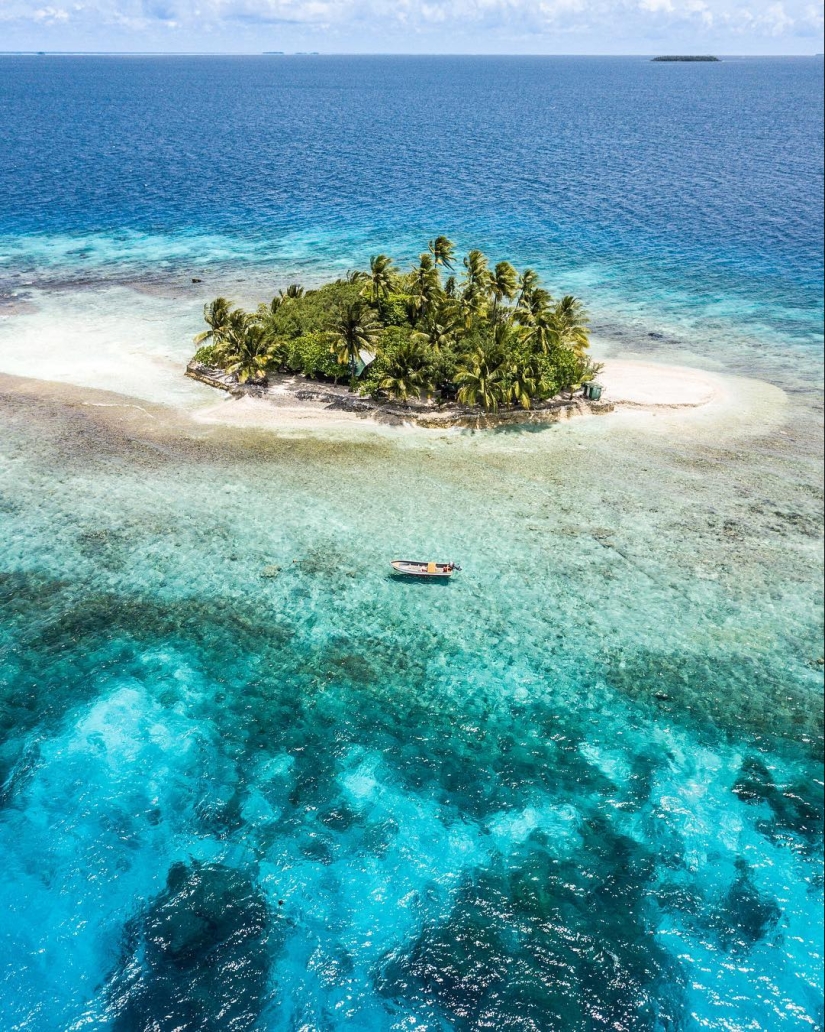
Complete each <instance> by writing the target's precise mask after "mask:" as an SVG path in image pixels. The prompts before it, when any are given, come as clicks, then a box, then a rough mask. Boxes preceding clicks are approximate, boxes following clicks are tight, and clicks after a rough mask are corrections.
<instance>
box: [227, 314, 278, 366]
mask: <svg viewBox="0 0 825 1032" xmlns="http://www.w3.org/2000/svg"><path fill="white" fill-rule="evenodd" d="M270 345H271V340H270V337H269V334H268V332H267V328H266V326H265V325H264V324H263V323H262V322H261V321H260V320H259V319H257V318H256V317H255V316H250V315H247V314H246V312H242V311H241V310H240V309H237V310H235V311H234V312H231V313H230V317H229V321H228V324H227V326H226V329H225V330H224V332H223V334H222V336H221V340H220V343H219V344H218V348H219V355H220V359H221V363H222V366H223V368H224V369H225V370H226V372H227V373H231V374H232V375H234V376H236V377H237V378H238V382H239V383H247V382H248V381H250V380H252V381H262V380H265V379H266V370H267V366H268V365H269V363H270V357H271V356H270Z"/></svg>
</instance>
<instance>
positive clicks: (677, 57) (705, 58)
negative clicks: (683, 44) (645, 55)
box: [651, 54, 719, 61]
mask: <svg viewBox="0 0 825 1032" xmlns="http://www.w3.org/2000/svg"><path fill="white" fill-rule="evenodd" d="M718 60H719V58H718V57H713V56H711V55H710V54H698V55H694V54H685V55H682V56H680V55H673V54H666V55H665V56H664V57H652V58H651V61H718Z"/></svg>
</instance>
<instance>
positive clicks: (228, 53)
mask: <svg viewBox="0 0 825 1032" xmlns="http://www.w3.org/2000/svg"><path fill="white" fill-rule="evenodd" d="M671 55H677V56H685V57H693V56H697V55H694V54H689V53H687V52H678V51H676V50H671V51H665V50H660V51H645V52H641V51H640V52H637V53H625V54H615V53H598V52H589V51H588V52H587V53H584V52H582V53H573V52H559V53H546V52H530V53H526V52H524V53H519V52H513V51H501V52H498V53H493V52H490V51H472V52H471V51H464V52H461V51H455V52H447V51H429V52H426V51H405V50H361V51H359V50H328V51H320V50H34V49H32V50H0V57H658V56H671ZM699 56H711V55H710V54H708V53H705V54H702V55H699ZM713 56H719V57H724V58H737V59H739V58H760V57H761V58H766V59H771V58H801V59H807V58H814V57H823V54H822V52H818V51H814V52H812V53H808V54H764V53H758V54H749V53H736V54H734V53H730V54H724V53H720V54H718V55H713Z"/></svg>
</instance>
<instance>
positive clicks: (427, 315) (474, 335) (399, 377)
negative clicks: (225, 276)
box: [195, 237, 598, 412]
mask: <svg viewBox="0 0 825 1032" xmlns="http://www.w3.org/2000/svg"><path fill="white" fill-rule="evenodd" d="M455 264H456V263H455V258H454V248H453V244H452V243H451V241H449V240H448V239H447V238H446V237H437V238H436V239H435V240H433V241H431V242H430V244H429V247H428V250H427V251H426V252H425V253H424V254H422V255H421V257H420V259H419V262H418V264H417V265H416V266H414V267H413V268H412V269H410V270H409V271H406V272H403V271H401V270H399V269H397V268H396V266H395V264H394V263H393V261H392V260H391V259H390V258H388V257H387V256H386V255H383V254H379V255H376V256H374V257H373V258H372V259H371V261H370V268H369V271H368V272H353V273H350V274H349V275H348V276H347V277H346V278H345V279H339V280H336V281H335V282H334V283H328V284H326V285H325V286H323V287H320V288H319V289H317V290H306V291H305V290H304V289H303V288H302V287H300V286H297V285H293V286H290V287H289V288H288V289H287V290H285V291H281V292H280V293H279V294H278V295H277V296H276V297H275V298H273V299H272V301H271V302H270V303H269V304H268V305H267V304H264V305H261V306H260V307H259V308H258V310H257V311H256V312H253V313H248V312H244V311H242V310H241V309H239V308H233V306H232V304H231V302H229V301H227V300H226V299H225V298H222V297H219V298H216V299H215V300H214V301H213V302H211V304H208V305H207V306H206V308H205V310H204V318H205V320H206V323H207V326H208V329H207V330H205V331H204V332H203V333H200V334H199V335H198V336H197V337H196V338H195V342H196V343H197V344H200V345H201V347H200V349H199V351H198V352H197V354H196V355H195V360H196V361H197V362H200V363H201V364H203V365H207V366H212V367H217V368H221V369H223V370H225V371H226V372H229V373H231V374H232V375H234V376H236V377H237V378H238V380H239V382H241V383H247V382H253V383H254V382H263V381H264V380H265V379H266V376H267V374H268V373H270V372H293V373H301V374H303V375H304V376H307V377H311V378H313V379H319V380H331V381H333V382H335V383H338V382H339V381H341V380H345V381H347V382H349V384H350V387H351V389H353V390H359V391H361V392H362V393H364V394H370V395H373V396H375V397H389V398H395V399H398V400H401V401H406V400H407V399H410V398H433V399H435V400H438V401H458V402H459V403H461V404H464V405H471V406H480V407H481V408H484V409H486V410H487V411H491V412H494V411H496V410H497V409H498V408H500V407H501V406H503V405H521V406H523V407H524V408H530V406H531V405H532V404H534V403H535V402H539V401H543V400H546V399H548V398H551V397H554V396H555V395H556V394H558V393H559V392H560V391H562V390H571V389H574V388H576V387H577V386H579V385H580V384H581V383H582V381H584V380H586V379H588V378H590V377H592V376H593V375H595V373H596V372H598V368H597V367H596V366H594V365H593V363H592V362H591V361H590V360H589V359H588V357H587V348H588V344H589V338H588V330H587V315H586V312H585V310H584V308H583V306H582V305H581V303H580V302H579V301H578V300H577V299H576V298H574V297H570V296H567V297H563V298H561V299H560V300H555V299H554V298H553V297H552V296H551V295H550V294H549V293H548V291H547V290H545V289H544V288H543V287H542V286H541V283H540V281H539V277H538V276H537V275H536V273H535V272H534V271H533V270H532V269H525V270H524V271H523V272H522V273H518V272H517V271H516V269H515V268H514V267H513V266H512V265H511V264H510V263H509V262H506V261H503V262H499V263H498V264H497V265H495V266H494V267H491V266H490V264H489V262H488V260H487V258H486V257H485V256H484V255H483V254H482V253H481V251H470V253H469V254H468V255H467V256H466V258H464V260H463V263H462V270H461V273H460V275H458V274H457V273H456V269H455ZM372 356H375V357H374V361H369V362H368V364H367V367H366V370H363V369H362V367H363V362H364V360H365V359H370V358H371V357H372ZM359 372H360V373H361V374H362V375H361V376H360V378H359V377H358V375H357V374H358V373H359Z"/></svg>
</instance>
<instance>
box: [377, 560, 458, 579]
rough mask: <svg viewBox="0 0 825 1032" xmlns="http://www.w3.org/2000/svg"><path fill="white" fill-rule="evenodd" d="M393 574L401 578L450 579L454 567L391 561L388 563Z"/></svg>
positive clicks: (413, 561) (411, 561)
mask: <svg viewBox="0 0 825 1032" xmlns="http://www.w3.org/2000/svg"><path fill="white" fill-rule="evenodd" d="M390 566H391V567H392V571H393V573H397V574H400V575H401V576H402V577H440V578H441V579H442V580H443V579H445V578H447V577H452V575H453V572H454V567H453V566H452V565H451V564H450V563H421V562H417V561H416V560H414V559H393V560H392V562H391V563H390Z"/></svg>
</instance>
